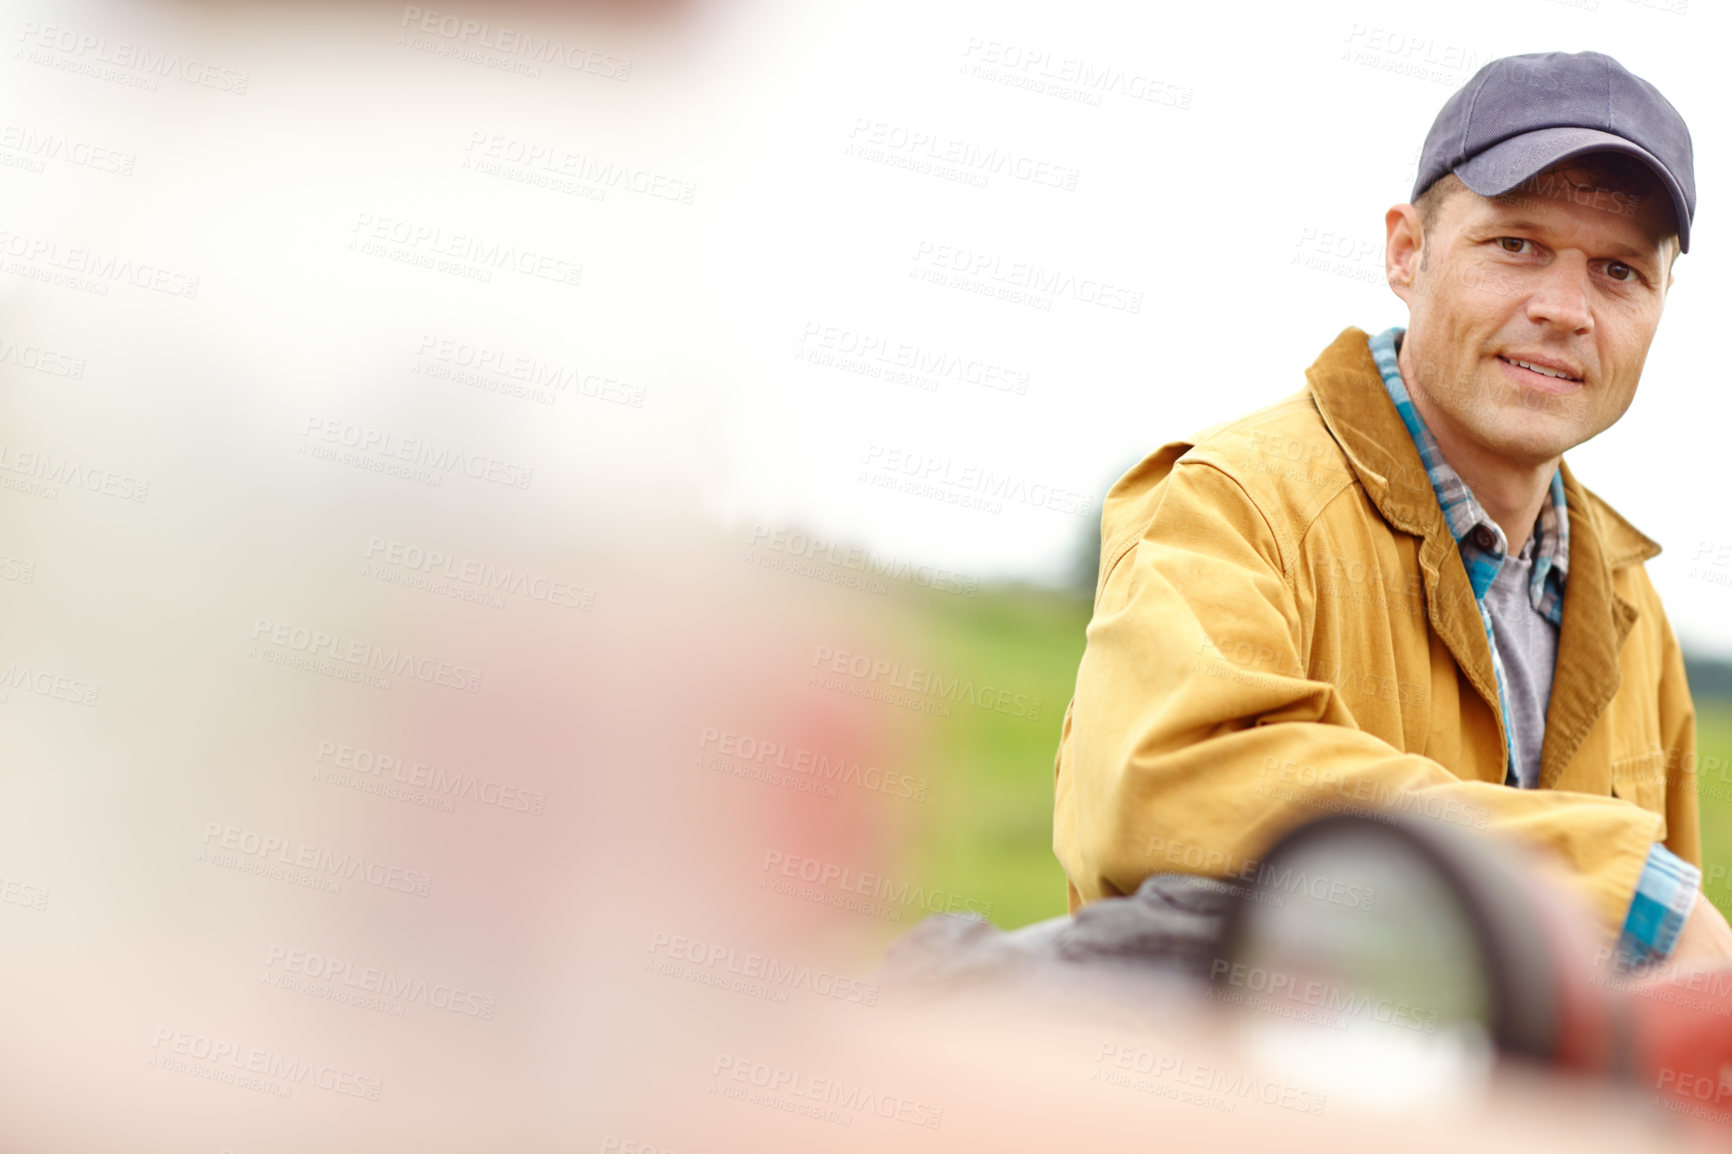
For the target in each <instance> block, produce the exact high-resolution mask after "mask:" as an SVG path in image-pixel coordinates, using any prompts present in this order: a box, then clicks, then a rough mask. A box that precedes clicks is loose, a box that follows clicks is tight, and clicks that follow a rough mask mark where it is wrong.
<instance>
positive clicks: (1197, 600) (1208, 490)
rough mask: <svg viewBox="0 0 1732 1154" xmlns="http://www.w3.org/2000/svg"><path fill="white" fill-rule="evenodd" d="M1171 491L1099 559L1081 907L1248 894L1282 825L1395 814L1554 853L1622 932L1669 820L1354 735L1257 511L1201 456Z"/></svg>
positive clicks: (1060, 843)
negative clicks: (1315, 674)
mask: <svg viewBox="0 0 1732 1154" xmlns="http://www.w3.org/2000/svg"><path fill="white" fill-rule="evenodd" d="M1161 488H1162V490H1163V491H1162V492H1161V494H1160V497H1159V503H1158V505H1157V506H1155V508H1154V510H1153V512H1152V514H1150V515H1149V516H1148V517H1147V518H1146V525H1145V527H1144V529H1143V531H1142V533H1141V536H1140V537H1137V538H1135V539H1133V540H1132V541H1131V542H1129V543H1128V545H1124V546H1122V547H1121V546H1119V545H1118V543H1116V542H1115V543H1112V544H1109V545H1108V555H1103V557H1102V574H1101V581H1100V586H1099V589H1098V592H1097V597H1096V602H1095V611H1094V617H1093V619H1092V620H1091V621H1090V623H1089V627H1088V642H1087V646H1086V648H1085V651H1084V653H1083V657H1082V661H1081V663H1080V665H1079V668H1078V673H1077V687H1076V694H1075V697H1074V699H1073V701H1072V706H1071V710H1070V711H1069V713H1067V715H1066V721H1065V728H1064V733H1063V736H1062V738H1061V748H1060V753H1059V758H1058V762H1057V767H1058V779H1057V781H1056V783H1055V784H1056V789H1057V795H1056V799H1055V822H1054V848H1055V850H1056V851H1057V853H1058V856H1059V859H1060V861H1061V863H1062V864H1063V865H1064V868H1065V871H1066V873H1067V874H1068V876H1069V878H1070V883H1071V891H1072V893H1071V901H1072V906H1073V908H1075V906H1076V905H1078V904H1080V903H1085V902H1089V901H1094V900H1096V899H1098V898H1102V897H1109V896H1114V895H1118V894H1126V893H1130V892H1132V891H1134V890H1135V889H1136V887H1137V886H1138V885H1139V884H1140V883H1141V881H1142V880H1143V879H1144V878H1145V877H1147V876H1148V875H1150V874H1152V873H1157V872H1163V871H1181V872H1187V873H1202V874H1212V875H1215V876H1233V875H1236V876H1242V877H1248V876H1251V871H1254V870H1255V868H1256V861H1257V856H1258V855H1259V854H1261V853H1263V852H1264V851H1265V850H1266V849H1267V847H1268V845H1269V844H1270V842H1271V841H1273V840H1274V838H1276V837H1277V836H1279V835H1280V834H1281V833H1282V832H1284V831H1285V830H1286V829H1287V828H1289V827H1291V826H1293V825H1297V824H1300V823H1301V822H1303V821H1305V820H1307V819H1310V818H1314V817H1317V816H1320V815H1321V814H1322V813H1324V812H1327V811H1328V810H1330V809H1342V808H1348V807H1351V806H1357V807H1360V808H1373V807H1376V806H1379V805H1383V806H1392V807H1395V808H1417V809H1419V810H1420V811H1421V812H1425V813H1429V814H1432V815H1434V816H1442V817H1443V818H1444V819H1445V820H1452V821H1457V822H1459V823H1460V824H1464V825H1469V826H1478V827H1482V828H1485V829H1488V830H1492V831H1496V832H1500V833H1503V834H1506V835H1511V836H1513V837H1515V838H1516V839H1519V840H1521V841H1523V842H1526V843H1528V844H1530V845H1541V846H1545V847H1549V848H1550V849H1551V850H1553V851H1555V852H1556V853H1557V854H1558V855H1560V856H1561V858H1562V859H1563V864H1564V865H1565V866H1566V867H1568V869H1569V871H1570V872H1571V873H1573V875H1574V876H1576V877H1578V878H1579V879H1580V881H1581V884H1582V887H1583V894H1584V897H1585V898H1586V899H1587V900H1588V902H1589V903H1590V905H1591V906H1592V908H1593V909H1594V910H1595V911H1596V912H1597V913H1598V914H1599V916H1600V919H1601V922H1602V923H1603V926H1604V928H1605V932H1606V933H1607V935H1608V936H1613V935H1616V934H1617V932H1618V931H1619V929H1620V927H1622V925H1623V923H1624V919H1625V916H1626V914H1627V912H1628V910H1629V906H1630V901H1631V898H1632V895H1633V894H1634V891H1635V886H1636V880H1637V877H1638V875H1639V874H1640V873H1641V871H1642V868H1643V864H1644V862H1645V861H1646V859H1647V856H1648V849H1649V846H1650V845H1651V844H1652V843H1653V842H1654V840H1655V838H1656V837H1657V836H1658V834H1659V828H1660V822H1661V818H1660V817H1659V815H1658V814H1652V813H1648V812H1645V811H1643V810H1640V809H1638V808H1637V807H1636V806H1633V805H1631V804H1630V803H1628V802H1625V801H1622V800H1620V799H1617V798H1613V797H1598V796H1594V795H1591V794H1586V793H1576V792H1566V791H1558V790H1543V791H1541V790H1517V789H1511V788H1508V787H1506V786H1503V785H1501V784H1493V783H1490V782H1484V781H1468V780H1463V779H1461V778H1459V777H1457V776H1456V775H1455V774H1454V773H1452V772H1451V771H1450V770H1449V769H1448V768H1446V767H1445V766H1444V765H1442V764H1441V763H1439V762H1437V761H1434V760H1432V759H1430V758H1427V757H1423V756H1420V755H1418V754H1411V753H1406V752H1403V751H1402V750H1399V749H1397V748H1395V747H1394V746H1392V745H1390V744H1389V743H1387V742H1385V741H1384V740H1382V739H1381V738H1379V737H1376V736H1374V735H1372V734H1370V733H1368V732H1366V731H1364V730H1361V729H1359V728H1358V727H1357V726H1356V724H1355V723H1354V720H1353V717H1352V714H1351V712H1350V711H1349V709H1348V708H1347V705H1346V704H1345V702H1344V701H1343V699H1342V696H1341V694H1340V693H1339V691H1338V690H1337V689H1336V688H1335V686H1334V685H1332V684H1331V683H1330V682H1327V681H1317V680H1310V679H1308V678H1307V677H1305V676H1303V675H1302V673H1301V672H1299V671H1303V670H1305V669H1306V668H1307V663H1306V660H1305V654H1304V652H1303V644H1304V641H1303V639H1304V638H1306V637H1307V636H1308V629H1307V628H1306V626H1305V623H1303V622H1302V621H1301V619H1300V613H1299V609H1298V602H1297V599H1296V597H1295V595H1294V593H1293V589H1292V586H1291V585H1290V583H1289V581H1288V579H1287V576H1286V574H1285V572H1284V570H1283V567H1282V562H1281V549H1280V546H1279V545H1278V543H1277V540H1276V537H1275V533H1274V531H1273V530H1272V529H1271V528H1270V524H1269V522H1268V520H1267V519H1266V518H1265V517H1264V516H1263V514H1262V512H1261V511H1260V510H1258V509H1257V507H1256V506H1255V504H1254V503H1253V501H1252V500H1251V498H1250V497H1249V496H1248V495H1247V494H1246V493H1245V491H1244V490H1243V489H1242V488H1241V487H1240V486H1239V485H1238V483H1237V482H1236V481H1234V480H1233V479H1232V478H1231V477H1229V476H1228V475H1227V474H1226V473H1224V472H1222V471H1221V470H1220V469H1218V468H1216V467H1214V466H1212V465H1210V464H1208V463H1207V462H1205V461H1198V460H1195V459H1191V458H1186V459H1182V460H1179V461H1178V462H1177V464H1176V465H1174V466H1173V469H1172V471H1171V473H1170V474H1169V475H1168V476H1167V478H1166V479H1165V481H1164V482H1163V484H1162V486H1161ZM1289 546H1291V543H1289ZM1111 554H1116V556H1115V555H1111ZM1222 637H1230V638H1234V639H1251V641H1252V644H1254V645H1257V646H1259V647H1267V650H1268V655H1267V656H1268V659H1267V660H1259V661H1258V662H1257V663H1256V664H1255V666H1254V667H1253V666H1248V665H1245V664H1237V663H1234V662H1231V661H1227V660H1224V659H1223V658H1222V657H1221V656H1220V655H1219V653H1218V651H1216V650H1215V648H1214V645H1213V643H1212V641H1211V638H1222ZM1295 783H1297V784H1295Z"/></svg>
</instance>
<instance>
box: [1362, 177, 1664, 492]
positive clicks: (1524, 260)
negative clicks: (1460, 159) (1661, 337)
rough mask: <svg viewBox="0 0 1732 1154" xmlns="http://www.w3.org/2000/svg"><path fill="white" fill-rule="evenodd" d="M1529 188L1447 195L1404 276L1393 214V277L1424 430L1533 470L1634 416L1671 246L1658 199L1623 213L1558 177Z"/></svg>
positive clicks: (1613, 200)
mask: <svg viewBox="0 0 1732 1154" xmlns="http://www.w3.org/2000/svg"><path fill="white" fill-rule="evenodd" d="M1564 181H1568V184H1567V185H1566V184H1564V183H1563V182H1564ZM1524 188H1527V189H1528V191H1527V192H1525V193H1524V192H1521V191H1518V192H1517V193H1515V194H1512V195H1510V196H1506V197H1500V198H1496V199H1488V198H1486V197H1483V196H1480V195H1479V194H1477V193H1475V192H1473V191H1471V190H1469V189H1467V188H1465V187H1463V188H1459V189H1456V190H1455V191H1454V192H1453V193H1452V194H1451V195H1449V196H1448V197H1447V198H1446V199H1445V201H1444V203H1443V205H1442V206H1441V208H1440V209H1439V211H1438V214H1437V218H1436V219H1435V220H1434V221H1433V224H1432V227H1431V229H1430V230H1429V234H1428V235H1427V236H1425V238H1424V241H1423V245H1422V250H1421V254H1420V255H1421V256H1422V258H1423V259H1420V260H1410V261H1408V262H1407V263H1406V265H1405V266H1403V265H1402V262H1401V261H1400V260H1399V252H1398V238H1397V232H1398V230H1399V228H1400V226H1399V225H1398V223H1397V220H1396V215H1397V210H1391V213H1390V229H1391V231H1390V242H1391V254H1390V255H1391V261H1390V266H1391V267H1390V277H1391V287H1393V288H1394V289H1395V291H1396V293H1397V295H1399V296H1400V297H1401V298H1402V299H1403V300H1405V301H1406V302H1407V304H1408V308H1409V311H1410V315H1411V319H1410V321H1409V324H1408V333H1407V336H1406V338H1404V341H1403V348H1402V356H1401V361H1402V370H1403V374H1404V376H1406V377H1407V378H1408V384H1409V387H1410V390H1411V391H1412V392H1413V394H1414V400H1415V403H1416V404H1417V405H1418V406H1419V409H1420V413H1421V415H1422V416H1423V417H1424V418H1425V420H1426V423H1427V424H1428V425H1430V426H1431V427H1432V428H1433V429H1434V430H1436V431H1437V432H1438V435H1439V437H1440V438H1441V439H1443V440H1444V442H1445V444H1449V443H1451V442H1453V443H1455V444H1457V445H1461V446H1463V447H1471V449H1472V450H1474V451H1477V452H1480V453H1485V454H1489V455H1492V456H1496V457H1499V458H1502V459H1504V460H1508V461H1510V462H1512V463H1517V464H1523V465H1532V466H1539V465H1543V464H1545V463H1547V462H1550V461H1551V460H1553V459H1555V458H1556V457H1558V456H1559V455H1561V454H1562V453H1563V452H1565V451H1566V450H1568V449H1570V448H1573V447H1574V446H1576V445H1579V444H1581V443H1582V442H1583V441H1586V440H1588V439H1589V438H1591V437H1594V436H1596V435H1597V434H1599V433H1601V432H1603V431H1604V430H1605V429H1607V428H1609V427H1610V426H1611V425H1612V424H1613V423H1614V422H1615V421H1617V419H1618V418H1619V417H1621V416H1623V414H1624V411H1625V410H1626V409H1627V408H1629V406H1630V402H1631V400H1632V399H1634V397H1635V394H1636V383H1637V381H1638V380H1639V379H1640V377H1641V375H1642V364H1643V362H1644V361H1645V360H1646V359H1647V355H1648V345H1649V343H1650V342H1652V341H1653V339H1654V331H1655V329H1656V328H1657V327H1658V326H1659V323H1660V310H1661V306H1662V304H1663V303H1664V301H1665V291H1666V287H1667V286H1668V285H1669V284H1670V282H1671V271H1670V263H1671V257H1672V255H1673V252H1674V251H1675V249H1676V243H1677V242H1676V241H1675V240H1673V239H1670V236H1671V234H1672V232H1673V229H1674V225H1673V221H1672V212H1671V206H1670V203H1669V201H1668V200H1667V197H1666V196H1665V194H1664V192H1656V193H1655V194H1653V195H1648V196H1644V197H1641V198H1640V199H1639V200H1638V201H1636V202H1635V205H1634V212H1630V211H1629V209H1630V206H1631V198H1630V197H1628V196H1626V195H1624V194H1622V193H1620V194H1617V195H1616V196H1613V195H1612V194H1611V193H1610V192H1609V191H1608V190H1605V189H1598V190H1596V189H1595V185H1594V181H1593V179H1592V177H1591V176H1590V175H1589V174H1587V173H1586V172H1584V171H1582V170H1580V169H1576V168H1572V167H1569V166H1567V165H1566V166H1565V167H1564V168H1562V169H1559V170H1555V171H1554V172H1552V173H1548V174H1545V175H1544V176H1542V177H1541V178H1539V179H1538V180H1536V181H1530V182H1528V184H1527V185H1526V186H1524ZM1408 224H1409V225H1410V226H1411V228H1412V229H1413V230H1414V231H1416V230H1417V222H1416V218H1415V217H1414V216H1413V215H1412V213H1411V210H1408Z"/></svg>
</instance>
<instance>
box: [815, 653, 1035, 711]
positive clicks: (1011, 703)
mask: <svg viewBox="0 0 1732 1154" xmlns="http://www.w3.org/2000/svg"><path fill="white" fill-rule="evenodd" d="M812 665H813V666H814V668H815V669H819V670H825V671H828V672H830V673H839V674H844V675H846V676H848V677H852V678H854V679H856V681H857V682H858V681H865V682H867V683H868V685H866V686H856V690H850V691H849V692H854V693H855V696H861V697H872V696H874V695H875V694H877V693H886V694H889V690H894V689H901V690H906V691H907V692H908V693H910V694H919V695H921V696H922V697H930V698H936V699H937V700H938V701H939V702H945V703H954V704H967V705H972V706H974V707H975V708H976V709H989V710H992V711H993V712H995V713H1005V714H1009V715H1010V716H1012V717H1025V718H1028V719H1029V720H1030V721H1038V720H1040V706H1041V701H1040V698H1038V697H1031V696H1028V695H1027V694H1022V693H1012V692H1011V691H1010V690H1008V689H998V688H996V687H994V686H991V685H976V684H975V683H974V682H973V681H965V680H963V679H962V678H960V677H945V676H944V675H943V674H942V673H938V672H935V671H933V670H931V669H921V668H919V667H918V666H913V665H911V666H908V667H907V668H906V669H905V668H903V666H902V663H901V662H900V661H887V660H884V659H883V658H877V659H874V658H872V657H869V656H867V655H866V654H864V653H849V652H848V651H847V650H837V649H832V648H831V647H830V646H828V645H819V646H817V647H815V648H814V649H813V650H812ZM835 680H836V679H834V678H826V679H824V680H822V681H820V680H819V679H818V675H817V673H813V674H812V675H811V676H810V677H809V678H808V681H810V682H811V683H813V684H821V685H823V686H824V687H825V688H826V689H831V688H836V686H835V685H832V684H830V683H831V682H832V681H835ZM880 682H882V685H883V686H886V687H888V688H886V689H882V690H881V689H879V688H878V687H879V685H880ZM840 684H844V685H845V684H846V683H840ZM887 699H888V700H892V702H893V704H903V703H904V702H903V701H901V700H900V699H897V695H895V694H889V697H888V698H887ZM944 716H949V714H948V712H946V713H945V714H944Z"/></svg>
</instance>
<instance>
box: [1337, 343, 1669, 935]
mask: <svg viewBox="0 0 1732 1154" xmlns="http://www.w3.org/2000/svg"><path fill="white" fill-rule="evenodd" d="M1405 332H1406V330H1405V329H1402V328H1399V327H1397V328H1392V329H1387V330H1385V331H1384V332H1381V333H1378V334H1377V335H1376V336H1374V337H1372V338H1371V340H1370V345H1371V357H1372V359H1373V360H1374V361H1376V362H1377V371H1378V372H1379V373H1380V374H1381V375H1382V377H1383V385H1384V388H1385V389H1387V390H1388V392H1389V399H1390V401H1391V402H1392V403H1393V404H1394V405H1395V411H1396V412H1398V413H1400V414H1401V420H1402V423H1403V424H1405V425H1406V426H1407V432H1408V435H1409V436H1411V437H1412V438H1413V446H1414V448H1415V449H1417V450H1419V459H1420V461H1421V462H1423V463H1424V465H1425V472H1426V475H1427V476H1428V477H1429V478H1430V479H1431V487H1432V491H1433V492H1435V493H1436V494H1437V503H1438V505H1439V506H1440V507H1441V508H1442V509H1443V517H1444V521H1445V522H1446V523H1447V524H1448V525H1449V531H1450V534H1451V536H1453V537H1454V538H1455V543H1456V547H1457V548H1458V549H1459V550H1460V551H1461V561H1462V565H1463V567H1465V568H1466V570H1467V579H1468V582H1469V584H1470V585H1472V586H1473V596H1474V602H1475V604H1477V605H1478V606H1479V616H1480V623H1481V624H1482V625H1484V626H1485V640H1486V644H1487V645H1489V646H1490V647H1491V666H1492V671H1493V672H1494V673H1495V674H1496V675H1497V696H1498V709H1499V712H1500V714H1501V716H1502V717H1503V718H1504V765H1505V778H1504V783H1505V784H1506V785H1517V784H1518V783H1517V781H1516V780H1515V769H1514V762H1515V758H1514V755H1513V753H1512V752H1511V747H1510V735H1509V718H1510V717H1511V713H1510V704H1509V694H1508V692H1507V691H1506V690H1505V688H1504V669H1503V658H1502V657H1501V656H1500V655H1499V654H1498V648H1497V637H1496V635H1495V634H1493V632H1492V627H1491V612H1490V610H1489V609H1487V607H1486V602H1485V592H1486V590H1487V589H1489V588H1491V583H1492V580H1493V579H1494V578H1495V577H1496V576H1497V573H1498V570H1499V568H1501V567H1502V565H1503V561H1504V557H1505V556H1506V555H1507V554H1508V552H1509V538H1508V537H1506V536H1505V535H1504V531H1503V528H1502V526H1500V525H1499V524H1498V523H1497V522H1496V521H1494V520H1492V519H1491V517H1490V516H1488V515H1487V514H1486V511H1485V509H1484V508H1483V507H1481V505H1480V503H1479V501H1477V500H1476V499H1475V498H1474V495H1473V491H1472V490H1471V489H1469V488H1468V487H1467V483H1466V482H1465V481H1463V480H1462V479H1461V476H1460V474H1458V473H1457V472H1456V471H1455V470H1454V469H1453V468H1451V467H1450V464H1449V462H1448V461H1446V460H1444V459H1443V452H1442V450H1441V449H1439V448H1438V444H1437V438H1436V437H1434V436H1432V433H1431V430H1430V429H1428V428H1426V426H1425V419H1424V418H1423V417H1421V416H1420V415H1419V410H1418V409H1417V408H1416V407H1415V406H1414V404H1413V398H1412V397H1411V396H1409V395H1408V392H1407V385H1406V383H1405V382H1404V381H1403V380H1402V379H1401V369H1400V367H1399V366H1398V365H1397V362H1396V355H1397V353H1398V351H1399V349H1400V346H1401V337H1402V335H1403V334H1404V333H1405ZM1569 570H1570V511H1569V504H1568V502H1567V501H1566V500H1565V498H1564V478H1563V470H1561V469H1559V470H1556V471H1554V472H1553V473H1552V483H1551V499H1550V500H1549V501H1547V502H1546V503H1545V504H1544V505H1543V506H1541V508H1540V515H1539V518H1538V520H1537V521H1535V523H1534V563H1533V573H1532V576H1531V577H1530V578H1529V581H1528V598H1529V600H1530V601H1531V602H1532V604H1533V607H1534V609H1535V610H1536V611H1537V612H1539V613H1541V614H1543V615H1544V616H1545V617H1546V618H1547V619H1549V620H1550V621H1551V623H1552V624H1553V625H1559V626H1561V625H1562V624H1563V617H1564V581H1565V579H1566V578H1567V577H1568V576H1569ZM1701 881H1702V871H1701V870H1699V869H1697V868H1696V867H1695V866H1693V865H1691V864H1690V863H1689V862H1687V861H1685V860H1684V859H1682V858H1680V857H1679V856H1678V855H1677V854H1674V853H1673V852H1672V851H1670V850H1668V849H1667V848H1666V847H1665V846H1663V845H1661V844H1659V843H1658V842H1655V843H1654V845H1653V846H1652V847H1651V848H1650V849H1649V850H1648V861H1647V865H1646V866H1645V867H1644V868H1643V870H1642V876H1641V879H1640V880H1639V881H1638V882H1637V883H1636V896H1635V898H1634V900H1632V901H1631V903H1630V913H1629V916H1628V917H1627V918H1626V919H1625V921H1624V932H1623V934H1622V936H1621V937H1620V939H1619V942H1618V946H1619V955H1620V958H1621V960H1622V961H1623V962H1624V963H1625V964H1627V965H1634V964H1638V963H1641V962H1646V961H1651V960H1653V959H1656V958H1664V957H1666V956H1667V955H1668V954H1670V953H1671V952H1672V947H1673V946H1674V945H1676V944H1677V940H1678V931H1679V930H1681V929H1682V928H1683V926H1684V921H1685V919H1686V918H1688V917H1689V916H1690V910H1691V908H1692V907H1693V906H1694V904H1695V901H1696V890H1697V887H1698V886H1700V884H1701Z"/></svg>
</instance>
